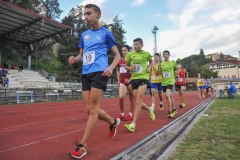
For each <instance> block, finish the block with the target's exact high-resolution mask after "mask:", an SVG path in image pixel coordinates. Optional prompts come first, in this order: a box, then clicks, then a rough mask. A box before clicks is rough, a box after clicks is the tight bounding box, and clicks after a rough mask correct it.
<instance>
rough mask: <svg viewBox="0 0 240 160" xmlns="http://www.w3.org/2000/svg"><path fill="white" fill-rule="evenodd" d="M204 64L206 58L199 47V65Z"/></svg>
mask: <svg viewBox="0 0 240 160" xmlns="http://www.w3.org/2000/svg"><path fill="white" fill-rule="evenodd" d="M204 64H206V58H205V54H204V51H203V49H200V53H199V65H200V66H201V65H204Z"/></svg>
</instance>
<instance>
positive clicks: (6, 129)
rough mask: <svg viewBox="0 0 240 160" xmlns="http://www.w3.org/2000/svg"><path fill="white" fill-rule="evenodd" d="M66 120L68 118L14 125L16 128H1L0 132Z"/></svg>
mask: <svg viewBox="0 0 240 160" xmlns="http://www.w3.org/2000/svg"><path fill="white" fill-rule="evenodd" d="M68 118H69V117H67V118H66V117H65V118H58V119H52V120H48V121H41V122H35V123H27V124H22V125H16V126H12V127H7V128H2V129H0V132H6V131H10V130H12V129H15V128H18V127H24V126H30V125H35V124H41V123H48V122H53V121H58V120H62V119H68Z"/></svg>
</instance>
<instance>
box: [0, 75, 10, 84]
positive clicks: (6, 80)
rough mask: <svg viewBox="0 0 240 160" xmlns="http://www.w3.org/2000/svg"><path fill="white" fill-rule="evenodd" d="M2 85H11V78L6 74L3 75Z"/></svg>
mask: <svg viewBox="0 0 240 160" xmlns="http://www.w3.org/2000/svg"><path fill="white" fill-rule="evenodd" d="M2 85H3V87H8V86H9V79H8V77H7V75H6V74H4V75H3V76H2Z"/></svg>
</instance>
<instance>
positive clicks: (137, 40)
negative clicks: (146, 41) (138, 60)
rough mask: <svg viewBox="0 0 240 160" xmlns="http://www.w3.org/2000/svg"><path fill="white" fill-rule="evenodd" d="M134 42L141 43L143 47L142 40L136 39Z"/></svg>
mask: <svg viewBox="0 0 240 160" xmlns="http://www.w3.org/2000/svg"><path fill="white" fill-rule="evenodd" d="M133 42H139V43H140V44H141V45H143V40H142V38H136V39H134V40H133Z"/></svg>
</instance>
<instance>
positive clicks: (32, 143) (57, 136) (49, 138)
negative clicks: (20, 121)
mask: <svg viewBox="0 0 240 160" xmlns="http://www.w3.org/2000/svg"><path fill="white" fill-rule="evenodd" d="M103 124H106V123H99V124H98V125H96V127H98V126H101V125H103ZM84 129H85V128H82V129H78V130H75V131H71V132H66V133H63V134H59V135H56V136H52V137H48V138H45V139H42V140H38V141H35V142H31V143H27V144H23V145H20V146H17V147H13V148H9V149H6V150H2V151H0V153H3V152H8V151H12V150H15V149H18V148H23V147H27V146H30V145H34V144H36V143H40V142H42V141H48V140H51V139H55V138H59V137H62V136H66V135H69V134H72V133H76V132H81V131H83V130H84Z"/></svg>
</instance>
